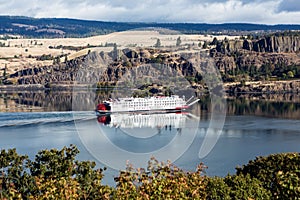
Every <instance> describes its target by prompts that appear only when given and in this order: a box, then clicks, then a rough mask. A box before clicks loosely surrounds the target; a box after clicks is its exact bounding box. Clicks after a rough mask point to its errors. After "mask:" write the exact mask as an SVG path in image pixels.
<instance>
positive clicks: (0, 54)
mask: <svg viewBox="0 0 300 200" xmlns="http://www.w3.org/2000/svg"><path fill="white" fill-rule="evenodd" d="M178 37H181V41H182V45H184V44H198V43H199V42H201V41H202V42H203V41H211V40H212V39H213V37H214V36H210V35H207V36H204V35H182V34H159V33H158V32H157V31H126V32H116V33H112V34H108V35H99V36H94V37H88V38H56V39H22V38H21V39H10V40H2V41H1V40H0V42H2V43H3V42H4V43H5V44H6V45H9V47H0V69H1V68H2V69H3V68H4V66H5V65H6V66H7V68H8V73H13V72H15V71H17V70H20V69H24V68H30V67H33V66H36V65H41V66H42V65H51V64H52V63H53V62H52V61H51V60H49V61H37V60H36V59H33V58H29V56H41V55H43V54H46V55H47V54H51V55H52V56H59V55H62V54H68V55H69V56H68V59H73V58H75V57H78V56H82V55H84V54H86V53H87V52H88V50H89V49H83V50H81V51H78V52H76V51H71V50H61V49H54V48H52V49H51V48H49V46H52V47H56V46H59V45H62V46H74V47H84V46H88V45H93V46H99V45H105V44H106V43H116V44H117V45H118V48H126V47H130V46H139V47H150V46H153V45H154V44H155V43H156V41H157V39H158V38H159V39H160V41H161V44H162V45H163V46H172V45H173V46H174V45H175V44H176V39H177V38H178ZM224 37H225V36H217V38H218V39H223V38H224ZM226 37H228V36H226ZM228 38H232V37H228ZM111 49H112V47H101V48H100V47H97V50H98V51H110V50H111ZM90 50H94V49H90ZM0 73H1V72H0ZM0 75H1V74H0Z"/></svg>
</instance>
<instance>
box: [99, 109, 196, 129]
mask: <svg viewBox="0 0 300 200" xmlns="http://www.w3.org/2000/svg"><path fill="white" fill-rule="evenodd" d="M189 115H190V114H189V113H187V112H171V113H114V114H103V115H99V116H98V118H97V119H98V122H99V123H101V124H104V125H106V126H109V127H115V128H125V129H128V128H129V129H131V128H132V129H133V128H157V129H162V128H165V129H170V130H171V128H175V129H177V130H181V129H182V128H184V127H185V124H186V120H187V117H188V116H189Z"/></svg>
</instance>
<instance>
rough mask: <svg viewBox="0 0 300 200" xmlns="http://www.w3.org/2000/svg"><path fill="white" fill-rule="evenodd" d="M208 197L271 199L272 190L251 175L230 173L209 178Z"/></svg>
mask: <svg viewBox="0 0 300 200" xmlns="http://www.w3.org/2000/svg"><path fill="white" fill-rule="evenodd" d="M207 195H208V197H207V199H209V200H210V199H214V200H223V199H225V200H226V199H228V200H229V199H245V200H248V199H270V192H269V191H268V190H267V189H265V188H263V187H262V183H261V182H260V181H259V180H258V179H256V178H251V177H250V176H249V175H246V176H244V175H228V176H226V177H225V178H220V177H214V178H208V183H207Z"/></svg>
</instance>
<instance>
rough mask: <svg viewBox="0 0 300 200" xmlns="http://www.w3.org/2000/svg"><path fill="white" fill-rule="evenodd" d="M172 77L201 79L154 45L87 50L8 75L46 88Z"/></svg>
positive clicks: (190, 67)
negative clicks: (151, 46) (54, 62)
mask: <svg viewBox="0 0 300 200" xmlns="http://www.w3.org/2000/svg"><path fill="white" fill-rule="evenodd" d="M175 77H182V78H183V79H184V77H196V79H197V78H198V79H199V80H200V79H201V76H200V75H199V72H198V71H197V70H196V69H195V68H194V67H193V65H192V64H191V63H189V62H188V61H187V60H186V59H184V58H182V57H180V56H178V55H176V54H172V53H170V52H166V51H161V50H154V49H124V50H122V51H120V50H115V51H112V52H110V53H104V52H90V53H89V54H88V55H85V56H83V57H80V58H76V59H74V60H70V61H67V62H66V63H59V64H56V65H53V66H45V67H39V68H38V67H35V68H31V69H26V70H22V71H18V72H16V73H14V74H11V75H10V79H11V80H13V81H12V82H15V83H16V84H18V85H32V84H41V85H44V86H45V88H60V86H64V85H65V86H67V85H74V84H75V85H86V86H96V85H97V84H100V85H101V84H104V83H105V84H108V85H116V84H120V83H123V84H128V82H130V83H139V84H142V83H143V82H147V81H150V82H164V81H165V82H170V83H173V82H174V80H173V79H172V78H175ZM170 79H172V81H170ZM186 83H187V80H185V84H186ZM177 84H178V80H177ZM173 85H175V84H173ZM178 87H179V85H178Z"/></svg>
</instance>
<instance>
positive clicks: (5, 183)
mask: <svg viewBox="0 0 300 200" xmlns="http://www.w3.org/2000/svg"><path fill="white" fill-rule="evenodd" d="M78 153H79V151H78V149H77V147H76V146H73V145H71V146H70V147H64V148H63V149H62V150H56V149H51V150H43V151H40V152H39V153H38V154H37V155H36V157H35V159H34V160H33V161H31V160H30V159H28V156H23V155H18V154H17V153H16V150H15V149H10V150H8V151H5V150H2V151H1V153H0V199H209V200H213V199H215V200H218V199H245V200H250V199H251V200H252V199H299V196H300V193H299V192H300V181H299V177H300V176H299V169H300V167H299V165H300V162H299V161H300V160H299V154H292V153H290V154H277V155H270V156H267V157H258V158H256V159H255V160H254V161H250V162H249V164H247V165H244V166H243V167H240V168H237V174H236V175H227V176H226V177H224V178H221V177H207V176H205V175H203V172H204V168H205V167H204V165H203V164H200V165H199V166H198V168H197V170H196V171H195V172H186V171H183V170H181V169H179V168H178V167H176V166H174V165H173V164H171V163H163V162H158V161H157V160H156V159H154V158H151V160H150V161H149V165H148V168H147V169H135V168H133V167H132V165H130V164H128V165H127V168H126V170H124V171H120V174H119V176H117V177H116V178H115V181H116V184H117V186H116V187H110V186H106V185H103V184H102V183H101V180H102V178H103V169H96V168H95V167H96V164H95V162H90V161H78V160H75V157H76V155H77V154H78Z"/></svg>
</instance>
